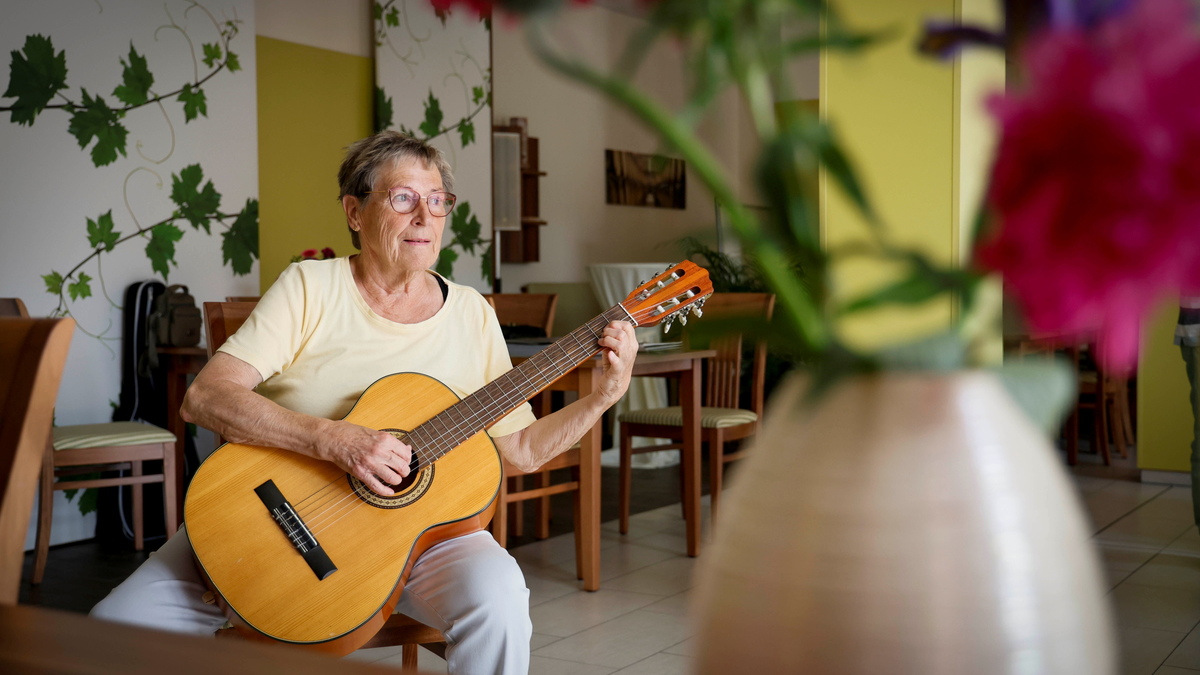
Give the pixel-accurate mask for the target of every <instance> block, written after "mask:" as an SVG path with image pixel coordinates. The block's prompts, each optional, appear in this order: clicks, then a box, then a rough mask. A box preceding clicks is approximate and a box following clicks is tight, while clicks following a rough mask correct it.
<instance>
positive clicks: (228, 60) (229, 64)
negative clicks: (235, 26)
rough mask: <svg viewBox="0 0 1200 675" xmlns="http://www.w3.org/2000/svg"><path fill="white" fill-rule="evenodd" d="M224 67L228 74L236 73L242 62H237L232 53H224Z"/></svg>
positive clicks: (235, 55)
mask: <svg viewBox="0 0 1200 675" xmlns="http://www.w3.org/2000/svg"><path fill="white" fill-rule="evenodd" d="M225 67H226V68H228V69H229V72H231V73H236V72H237V71H239V70H241V69H242V62H241V61H239V60H238V55H237V54H234V53H233V52H225Z"/></svg>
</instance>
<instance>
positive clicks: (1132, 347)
mask: <svg viewBox="0 0 1200 675" xmlns="http://www.w3.org/2000/svg"><path fill="white" fill-rule="evenodd" d="M1192 19H1193V16H1192V11H1191V9H1190V7H1189V6H1188V3H1187V2H1186V0H1143V1H1141V2H1138V3H1137V4H1136V6H1135V7H1133V8H1131V9H1130V11H1129V12H1127V13H1125V14H1124V15H1122V16H1120V17H1118V18H1114V19H1111V20H1108V21H1106V22H1103V23H1101V24H1099V25H1098V26H1096V27H1095V29H1094V30H1091V31H1087V32H1085V31H1084V30H1083V29H1079V28H1066V29H1055V30H1050V31H1047V32H1044V33H1042V34H1041V35H1039V36H1037V37H1035V38H1034V39H1033V40H1032V41H1031V42H1030V45H1029V48H1028V49H1027V51H1026V52H1025V53H1024V54H1023V59H1022V60H1023V65H1024V66H1025V75H1026V83H1025V85H1024V90H1023V91H1020V92H1012V93H1010V94H1008V95H998V96H995V97H993V98H992V100H991V101H990V105H991V109H992V111H993V113H994V114H995V116H996V118H997V119H998V121H999V123H1000V126H1001V130H1002V136H1001V141H1000V147H999V150H998V153H997V158H996V164H995V167H994V170H993V175H992V183H991V186H990V188H989V192H988V195H987V199H988V205H989V207H990V209H991V211H992V213H993V215H994V216H995V218H994V221H995V223H996V227H995V229H994V230H993V231H990V232H988V233H985V235H984V237H983V239H982V240H981V242H980V245H979V248H978V260H979V262H980V263H981V264H982V265H983V266H984V267H987V268H989V269H992V270H996V271H999V272H1001V273H1002V274H1003V275H1004V278H1005V280H1006V282H1007V283H1008V285H1009V288H1010V289H1011V290H1012V291H1014V292H1015V294H1016V296H1017V298H1018V299H1019V301H1020V302H1021V304H1022V305H1023V306H1024V309H1025V316H1026V318H1027V319H1028V322H1029V327H1030V329H1031V330H1032V331H1034V332H1035V333H1044V334H1052V335H1059V336H1062V337H1063V338H1064V339H1068V338H1069V339H1079V338H1082V339H1095V341H1096V345H1097V349H1098V351H1099V355H1100V358H1101V360H1102V361H1103V362H1104V363H1105V364H1106V365H1107V366H1109V367H1111V368H1114V369H1116V370H1119V371H1128V370H1131V369H1132V368H1133V367H1134V366H1135V365H1136V363H1137V348H1138V338H1139V330H1140V326H1141V325H1142V323H1143V321H1144V319H1145V318H1146V315H1147V313H1148V312H1149V311H1150V310H1151V309H1152V308H1153V307H1154V306H1155V304H1156V302H1157V301H1158V300H1160V299H1161V298H1162V297H1163V296H1164V295H1166V294H1169V293H1172V292H1174V291H1178V290H1179V289H1180V288H1200V250H1198V248H1200V36H1198V35H1197V33H1196V31H1195V30H1194V29H1193V23H1192Z"/></svg>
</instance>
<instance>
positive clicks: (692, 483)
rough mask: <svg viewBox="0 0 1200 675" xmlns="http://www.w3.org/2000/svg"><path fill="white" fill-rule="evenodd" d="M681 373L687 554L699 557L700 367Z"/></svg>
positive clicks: (696, 364) (697, 364)
mask: <svg viewBox="0 0 1200 675" xmlns="http://www.w3.org/2000/svg"><path fill="white" fill-rule="evenodd" d="M701 362H702V359H692V367H691V368H690V369H688V370H685V371H683V376H682V377H680V380H679V405H680V407H681V408H682V409H683V449H682V450H680V456H681V457H680V459H681V461H682V464H683V510H684V518H685V520H686V523H685V525H686V527H687V554H688V555H689V556H691V557H693V558H694V557H696V555H698V554H699V553H700V482H701V480H700V415H699V410H700V364H701Z"/></svg>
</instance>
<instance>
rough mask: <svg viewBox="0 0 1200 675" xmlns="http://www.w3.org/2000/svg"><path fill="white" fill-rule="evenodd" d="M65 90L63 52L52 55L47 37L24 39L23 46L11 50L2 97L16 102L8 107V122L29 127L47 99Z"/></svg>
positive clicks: (64, 59) (64, 55)
mask: <svg viewBox="0 0 1200 675" xmlns="http://www.w3.org/2000/svg"><path fill="white" fill-rule="evenodd" d="M66 87H67V53H66V52H65V51H60V52H59V53H57V54H55V53H54V44H53V43H51V42H50V38H48V37H43V36H41V35H27V36H25V47H24V48H23V49H22V50H21V51H19V52H18V51H16V50H13V51H12V61H11V62H10V63H9V66H8V89H6V90H4V96H5V97H7V98H15V99H17V101H16V103H14V104H13V106H12V118H11V119H12V121H13V122H16V123H17V124H28V125H30V126H32V125H33V120H34V118H35V117H37V116H38V113H40V112H42V110H43V109H45V107H46V104H47V103H49V102H50V99H51V98H54V95H55V94H56V93H58V92H59V91H60V90H62V89H66Z"/></svg>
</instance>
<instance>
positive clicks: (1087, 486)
mask: <svg viewBox="0 0 1200 675" xmlns="http://www.w3.org/2000/svg"><path fill="white" fill-rule="evenodd" d="M1071 482H1072V483H1073V484H1074V485H1075V487H1076V488H1078V489H1079V492H1080V493H1082V494H1087V493H1089V492H1095V491H1097V490H1099V489H1101V488H1103V487H1105V486H1107V485H1108V484H1109V483H1111V482H1113V481H1112V480H1111V479H1109V478H1096V477H1095V476H1075V475H1072V476H1071Z"/></svg>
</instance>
